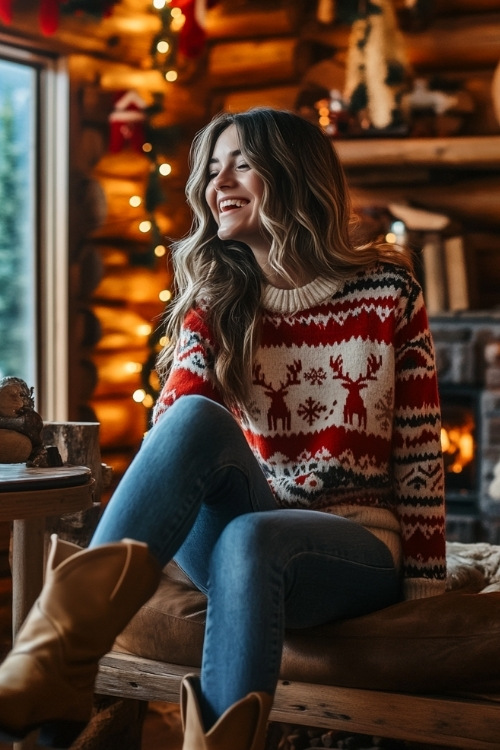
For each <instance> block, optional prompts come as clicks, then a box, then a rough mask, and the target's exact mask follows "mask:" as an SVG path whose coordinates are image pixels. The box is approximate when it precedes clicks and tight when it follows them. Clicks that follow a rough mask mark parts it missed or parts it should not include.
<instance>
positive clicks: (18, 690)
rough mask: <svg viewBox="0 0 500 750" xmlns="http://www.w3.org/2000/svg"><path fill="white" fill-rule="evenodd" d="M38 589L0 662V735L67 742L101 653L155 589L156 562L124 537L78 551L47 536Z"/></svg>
mask: <svg viewBox="0 0 500 750" xmlns="http://www.w3.org/2000/svg"><path fill="white" fill-rule="evenodd" d="M51 539H52V544H51V550H50V554H49V559H48V564H47V571H46V579H45V584H44V587H43V589H42V592H41V594H40V596H39V598H38V599H37V601H36V602H35V604H34V605H33V608H32V609H31V612H30V613H29V615H28V617H27V618H26V620H25V622H24V624H23V626H22V628H21V630H20V632H19V635H18V637H17V639H16V642H15V644H14V646H13V648H12V651H11V652H10V653H9V654H8V655H7V658H6V659H5V661H4V663H3V664H2V665H1V667H0V736H1V737H2V738H6V739H8V740H9V741H12V740H14V741H16V740H19V739H22V738H23V737H24V736H26V734H28V733H29V732H30V731H32V730H33V729H36V728H38V727H40V728H41V732H40V738H39V740H38V741H39V743H41V744H46V745H49V746H51V747H57V748H65V747H69V746H70V745H71V744H72V742H73V741H74V739H75V738H76V736H77V735H78V734H79V733H80V731H81V730H82V729H83V728H84V726H85V724H86V723H87V722H88V720H89V718H90V714H91V711H92V699H93V692H94V682H95V678H96V675H97V669H98V662H99V659H100V658H101V657H102V656H104V654H105V653H106V652H107V651H109V650H110V648H111V647H112V645H113V642H114V640H115V638H116V636H117V635H118V633H119V632H121V630H123V628H124V627H125V625H126V624H127V622H128V621H129V620H130V619H131V618H132V616H133V615H134V614H135V612H136V611H137V610H138V609H139V607H140V606H141V605H142V604H144V603H145V602H146V601H147V600H148V599H149V598H150V597H151V596H152V594H153V593H154V591H155V590H156V587H157V585H158V582H159V578H160V565H159V563H158V562H157V561H156V560H155V559H154V558H153V556H152V555H151V554H150V552H149V550H148V547H147V545H146V544H142V543H138V542H134V541H132V540H128V539H125V540H123V541H121V542H117V543H115V544H106V545H102V546H99V547H95V548H93V549H89V550H82V549H81V548H80V547H77V546H76V545H74V544H70V543H69V542H64V541H61V540H58V538H57V536H56V535H55V534H54V535H53V536H52V538H51Z"/></svg>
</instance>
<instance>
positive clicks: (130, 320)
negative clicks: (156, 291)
mask: <svg viewBox="0 0 500 750" xmlns="http://www.w3.org/2000/svg"><path fill="white" fill-rule="evenodd" d="M93 309H94V313H95V314H96V316H97V318H98V320H99V321H100V324H101V328H102V335H101V338H100V340H99V342H98V343H97V345H96V347H95V352H111V353H113V354H119V352H120V351H121V350H128V351H136V352H141V351H144V349H145V346H146V342H147V339H148V336H149V335H150V333H151V331H152V324H151V320H149V319H147V318H146V317H144V316H143V315H141V314H140V313H138V312H137V311H136V310H130V309H127V308H126V307H123V306H118V307H110V306H107V305H105V304H95V305H94V308H93Z"/></svg>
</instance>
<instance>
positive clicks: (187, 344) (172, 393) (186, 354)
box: [153, 309, 223, 423]
mask: <svg viewBox="0 0 500 750" xmlns="http://www.w3.org/2000/svg"><path fill="white" fill-rule="evenodd" d="M194 394H195V395H198V396H206V397H207V398H210V399H212V400H213V401H217V402H218V403H220V404H223V400H222V398H221V395H220V393H219V391H218V389H217V387H216V384H215V376H214V345H213V342H212V340H211V336H210V333H209V330H208V327H207V325H206V323H205V321H204V318H203V313H202V312H201V311H200V310H198V309H196V310H190V311H189V312H188V314H187V315H186V318H185V320H184V323H183V325H182V328H181V331H180V335H179V339H178V341H177V346H176V348H175V352H174V359H173V363H172V367H171V368H170V372H169V375H168V377H167V379H166V381H165V383H164V385H163V387H162V390H161V392H160V395H159V397H158V400H157V402H156V404H155V407H154V410H153V423H154V422H157V421H158V419H159V418H160V417H161V415H162V414H163V413H164V412H165V411H166V410H167V409H168V408H169V406H171V405H172V404H173V403H174V402H175V401H176V400H177V399H178V398H180V397H181V396H186V395H194Z"/></svg>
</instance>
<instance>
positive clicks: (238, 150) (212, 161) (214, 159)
mask: <svg viewBox="0 0 500 750" xmlns="http://www.w3.org/2000/svg"><path fill="white" fill-rule="evenodd" d="M229 156H241V151H240V149H239V148H237V149H236V150H235V151H230V153H229ZM218 161H219V159H217V158H216V157H215V156H212V158H211V159H210V161H209V162H208V163H209V164H215V162H218Z"/></svg>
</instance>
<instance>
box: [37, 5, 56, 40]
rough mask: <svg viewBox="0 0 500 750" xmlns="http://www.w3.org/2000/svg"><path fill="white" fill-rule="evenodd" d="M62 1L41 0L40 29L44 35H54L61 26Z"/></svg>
mask: <svg viewBox="0 0 500 750" xmlns="http://www.w3.org/2000/svg"><path fill="white" fill-rule="evenodd" d="M59 5H60V0H40V28H41V29H42V33H43V34H53V33H54V31H56V29H57V27H58V25H59Z"/></svg>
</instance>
